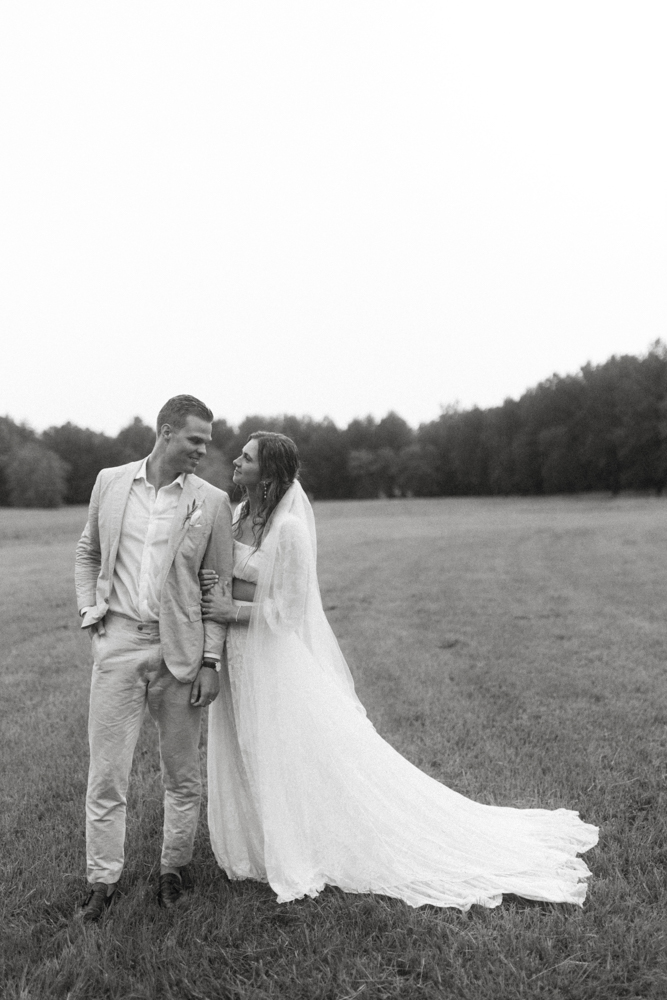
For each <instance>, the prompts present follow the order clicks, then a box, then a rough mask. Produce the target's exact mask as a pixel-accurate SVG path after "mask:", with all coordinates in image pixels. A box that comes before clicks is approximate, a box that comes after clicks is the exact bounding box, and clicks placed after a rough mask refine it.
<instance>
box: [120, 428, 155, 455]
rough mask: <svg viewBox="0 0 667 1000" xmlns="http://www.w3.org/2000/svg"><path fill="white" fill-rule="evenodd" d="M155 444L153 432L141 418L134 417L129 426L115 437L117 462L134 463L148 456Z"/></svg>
mask: <svg viewBox="0 0 667 1000" xmlns="http://www.w3.org/2000/svg"><path fill="white" fill-rule="evenodd" d="M154 444H155V430H154V429H153V428H152V427H149V426H148V424H145V423H144V422H143V420H142V419H141V417H135V418H134V420H133V421H132V423H131V424H128V425H127V427H123V429H122V431H120V432H119V433H118V436H117V437H116V445H117V455H118V458H117V461H118V462H119V463H120V464H121V465H123V464H124V463H125V462H135V461H138V460H139V459H140V458H145V457H146V455H150V453H151V452H152V450H153V445H154Z"/></svg>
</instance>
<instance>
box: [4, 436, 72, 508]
mask: <svg viewBox="0 0 667 1000" xmlns="http://www.w3.org/2000/svg"><path fill="white" fill-rule="evenodd" d="M67 471H68V469H67V463H66V462H63V460H62V459H61V458H59V456H58V455H56V454H55V453H54V452H52V451H49V450H48V448H45V447H44V446H43V445H41V444H39V443H38V442H37V441H28V442H26V444H23V445H21V447H19V448H17V449H16V450H15V451H14V452H13V453H12V455H11V457H10V458H9V460H8V462H7V464H6V466H5V476H6V480H7V485H8V488H9V499H10V503H11V505H12V507H60V505H61V504H62V502H63V499H64V497H65V493H66V490H67Z"/></svg>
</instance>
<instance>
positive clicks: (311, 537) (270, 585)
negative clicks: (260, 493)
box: [244, 480, 366, 715]
mask: <svg viewBox="0 0 667 1000" xmlns="http://www.w3.org/2000/svg"><path fill="white" fill-rule="evenodd" d="M262 557H263V558H262V564H261V566H262V569H261V573H260V576H259V580H258V584H257V591H256V593H255V603H254V608H253V615H252V618H251V620H250V625H249V628H248V638H247V644H246V648H245V653H244V672H245V673H255V672H256V671H261V673H262V675H264V674H265V671H266V669H267V668H266V664H267V663H268V662H271V660H272V658H273V655H274V654H275V650H276V640H277V639H279V638H281V637H282V638H284V639H285V640H287V641H289V638H290V636H295V637H297V638H298V639H299V640H300V643H301V644H303V646H304V647H305V649H306V650H307V651H308V653H309V654H310V657H312V661H313V664H312V665H313V666H315V665H316V666H317V668H318V671H319V672H320V674H321V676H322V677H323V678H326V679H327V680H328V681H330V682H331V683H332V684H335V685H337V686H338V688H339V689H340V692H341V693H343V694H345V695H347V696H348V697H349V698H350V699H352V700H353V701H354V703H355V705H356V708H357V709H358V711H360V712H361V713H362V714H363V715H365V714H366V710H365V709H364V707H363V705H362V704H361V702H360V701H359V699H358V698H357V695H356V693H355V690H354V681H353V679H352V674H351V673H350V669H349V667H348V665H347V663H346V661H345V657H344V656H343V654H342V652H341V650H340V647H339V645H338V642H337V640H336V637H335V635H334V634H333V631H332V629H331V626H330V625H329V622H328V621H327V618H326V615H325V614H324V609H323V607H322V598H321V596H320V588H319V584H318V581H317V565H316V563H317V536H316V533H315V518H314V515H313V508H312V507H311V505H310V501H309V500H308V497H307V496H306V494H305V492H304V490H303V488H302V487H301V484H300V483H299V482H298V481H296V480H295V481H294V482H293V483H292V485H291V486H290V487H289V489H288V490H287V493H286V494H285V496H284V497H283V498H282V500H281V501H280V503H279V504H278V506H277V507H276V509H275V511H274V513H273V516H272V517H271V519H270V521H269V526H268V529H267V530H266V531H265V533H264V538H263V539H262ZM257 679H258V680H259V681H260V683H261V681H262V678H259V677H258V678H257ZM255 694H256V695H257V696H260V691H259V690H257V691H255Z"/></svg>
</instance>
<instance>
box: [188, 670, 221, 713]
mask: <svg viewBox="0 0 667 1000" xmlns="http://www.w3.org/2000/svg"><path fill="white" fill-rule="evenodd" d="M219 692H220V679H219V677H218V674H217V673H216V671H215V670H211V668H210V667H200V668H199V673H198V674H197V676H196V677H195V679H194V681H193V682H192V690H191V692H190V704H191V705H192V707H193V708H206V706H207V705H210V704H211V702H212V701H215V699H216V698H217V697H218V694H219Z"/></svg>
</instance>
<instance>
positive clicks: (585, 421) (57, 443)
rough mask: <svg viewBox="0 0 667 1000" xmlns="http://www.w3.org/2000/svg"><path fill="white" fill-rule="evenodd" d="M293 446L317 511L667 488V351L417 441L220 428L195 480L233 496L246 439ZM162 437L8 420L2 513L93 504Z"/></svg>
mask: <svg viewBox="0 0 667 1000" xmlns="http://www.w3.org/2000/svg"><path fill="white" fill-rule="evenodd" d="M260 429H261V430H274V431H280V432H282V433H283V434H287V435H289V437H291V438H293V439H294V440H295V441H296V443H297V445H298V448H299V452H300V454H301V459H302V482H303V485H304V488H305V489H306V490H307V491H308V492H309V493H310V494H311V495H312V496H314V497H315V498H316V499H322V500H323V499H349V498H370V497H397V496H417V497H426V496H473V495H474V496H491V495H510V494H520V495H540V494H549V493H575V492H581V491H586V490H604V491H609V492H610V493H612V494H617V493H619V492H620V491H621V490H623V489H638V490H653V491H655V492H657V493H661V492H662V491H663V489H664V488H665V485H666V484H667V346H665V344H663V343H662V342H661V341H657V342H656V343H655V344H653V345H652V346H651V348H650V349H649V351H648V352H647V354H646V355H644V356H642V357H635V356H633V355H624V356H622V357H616V356H614V357H612V358H610V359H609V360H608V361H606V362H604V364H600V365H591V364H587V365H584V367H583V368H581V370H580V371H579V372H577V374H575V375H566V376H559V375H553V376H552V377H551V378H549V379H547V380H546V381H544V382H541V383H540V384H539V385H537V386H536V387H535V388H533V389H530V390H528V391H527V392H526V393H524V395H523V396H521V398H520V399H518V400H513V399H506V400H505V402H504V403H503V404H502V406H497V407H491V408H489V409H485V410H482V409H479V408H477V407H473V408H472V409H469V410H462V409H459V408H457V407H447V408H445V409H443V411H442V412H441V414H440V416H439V417H438V418H437V419H435V420H432V421H430V422H429V423H425V424H421V425H420V426H419V427H418V428H417V429H416V430H415V429H413V428H411V427H410V426H409V425H408V424H407V423H406V421H405V420H403V418H402V417H400V416H399V415H398V414H396V413H393V412H391V413H388V414H387V416H385V417H383V419H381V420H379V421H376V420H375V419H374V418H373V417H370V416H369V417H366V418H365V419H357V420H353V421H352V422H351V423H350V424H348V426H347V427H345V428H339V427H337V426H336V424H334V423H333V422H332V421H331V420H328V419H324V420H320V421H316V420H312V419H310V418H309V417H296V416H290V415H282V416H273V417H271V416H260V415H253V416H249V417H246V418H245V420H244V421H243V422H242V423H241V424H240V426H238V427H233V426H232V425H230V424H229V423H227V421H226V420H223V419H219V420H216V421H215V422H214V424H213V441H212V444H211V446H210V447H209V449H208V454H207V456H206V458H205V459H204V460H203V461H202V462H201V464H200V467H199V469H198V474H199V475H201V476H203V478H205V479H208V480H209V482H212V483H213V484H214V485H216V486H220V487H221V488H222V489H226V490H227V491H230V490H231V488H232V482H231V473H232V467H231V461H232V459H233V458H234V457H236V455H238V453H239V451H240V449H241V447H242V445H243V444H244V443H245V442H246V441H247V439H248V435H249V434H250V433H251V432H252V431H255V430H260ZM154 440H155V430H154V428H152V427H149V426H148V425H146V424H145V423H144V422H143V421H142V420H141V419H140V418H139V417H135V419H134V420H133V421H132V423H130V424H129V425H128V426H127V427H125V428H123V430H121V431H120V433H119V434H118V435H116V437H111V436H109V435H107V434H102V433H98V432H96V431H92V430H89V429H87V428H82V427H77V426H76V425H75V424H72V423H66V424H63V425H62V426H61V427H50V428H49V429H48V430H45V431H44V432H43V433H41V434H38V433H37V432H35V431H34V430H32V429H31V428H30V427H28V426H26V425H25V424H17V423H15V422H14V421H13V420H11V418H9V417H0V506H13V507H56V506H59V505H61V504H63V503H65V504H85V503H87V502H88V499H89V497H90V492H91V490H92V487H93V483H94V482H95V477H96V476H97V473H98V472H99V470H100V469H102V468H105V467H107V466H113V465H121V464H122V463H124V462H130V461H132V460H134V459H139V458H143V457H144V456H145V455H147V454H148V453H149V452H150V450H151V448H152V447H153V443H154Z"/></svg>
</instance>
